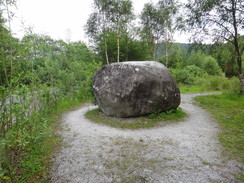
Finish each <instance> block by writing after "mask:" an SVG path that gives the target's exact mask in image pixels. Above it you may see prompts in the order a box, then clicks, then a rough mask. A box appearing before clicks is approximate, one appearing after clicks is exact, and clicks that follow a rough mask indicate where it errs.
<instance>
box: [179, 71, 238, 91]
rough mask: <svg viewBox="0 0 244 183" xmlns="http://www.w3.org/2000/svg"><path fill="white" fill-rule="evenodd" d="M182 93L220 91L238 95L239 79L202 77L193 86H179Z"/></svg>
mask: <svg viewBox="0 0 244 183" xmlns="http://www.w3.org/2000/svg"><path fill="white" fill-rule="evenodd" d="M179 86H180V91H181V93H192V92H213V91H218V92H222V93H225V94H238V93H239V91H240V83H239V79H238V78H236V77H232V78H226V77H223V76H208V75H205V77H200V78H198V79H197V82H196V83H195V84H192V85H185V84H181V83H180V84H179Z"/></svg>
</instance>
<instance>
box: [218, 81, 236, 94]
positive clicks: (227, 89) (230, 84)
mask: <svg viewBox="0 0 244 183" xmlns="http://www.w3.org/2000/svg"><path fill="white" fill-rule="evenodd" d="M222 91H223V93H226V94H239V92H240V81H239V79H238V78H236V77H232V78H230V79H228V78H226V79H225V80H223V82H222Z"/></svg>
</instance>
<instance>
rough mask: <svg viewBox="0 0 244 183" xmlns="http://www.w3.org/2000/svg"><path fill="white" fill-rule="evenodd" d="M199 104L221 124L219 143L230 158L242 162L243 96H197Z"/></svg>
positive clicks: (243, 154)
mask: <svg viewBox="0 0 244 183" xmlns="http://www.w3.org/2000/svg"><path fill="white" fill-rule="evenodd" d="M196 101H198V102H200V105H201V106H204V107H205V108H206V109H207V110H208V111H209V112H210V113H211V114H212V115H213V116H214V117H215V118H216V119H217V121H218V122H219V123H220V124H221V126H222V132H221V133H220V135H219V139H220V141H221V143H222V144H223V145H224V147H225V149H226V150H227V151H228V152H229V154H230V155H231V156H232V157H235V158H238V159H240V161H241V162H244V140H243V139H244V123H243V121H244V96H239V95H233V94H228V95H226V94H222V95H211V96H198V97H196Z"/></svg>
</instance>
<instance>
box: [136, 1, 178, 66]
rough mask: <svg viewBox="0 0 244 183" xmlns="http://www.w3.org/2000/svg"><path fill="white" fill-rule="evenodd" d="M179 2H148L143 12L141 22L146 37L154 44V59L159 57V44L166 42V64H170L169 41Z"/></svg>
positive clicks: (152, 51) (152, 52)
mask: <svg viewBox="0 0 244 183" xmlns="http://www.w3.org/2000/svg"><path fill="white" fill-rule="evenodd" d="M177 10H178V4H177V2H176V1H175V0H159V2H158V3H157V4H156V5H154V4H152V3H147V4H145V5H144V8H143V10H142V13H141V16H140V18H141V24H142V31H143V33H144V38H146V40H147V41H148V43H149V45H151V46H152V48H153V49H152V50H151V54H152V55H153V59H154V60H156V59H157V52H158V45H159V44H160V43H161V42H164V44H165V54H166V56H165V59H166V62H165V63H166V66H167V65H168V49H169V42H170V40H172V39H171V38H172V33H173V32H174V29H175V26H174V24H175V20H176V19H175V15H176V12H177Z"/></svg>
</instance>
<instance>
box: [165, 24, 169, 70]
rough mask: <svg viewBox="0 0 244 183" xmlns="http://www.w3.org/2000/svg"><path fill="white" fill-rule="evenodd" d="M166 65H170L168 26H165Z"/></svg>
mask: <svg viewBox="0 0 244 183" xmlns="http://www.w3.org/2000/svg"><path fill="white" fill-rule="evenodd" d="M165 29H166V30H165V66H166V67H168V63H169V60H168V55H169V54H168V52H169V50H168V29H167V27H166V28H165Z"/></svg>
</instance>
